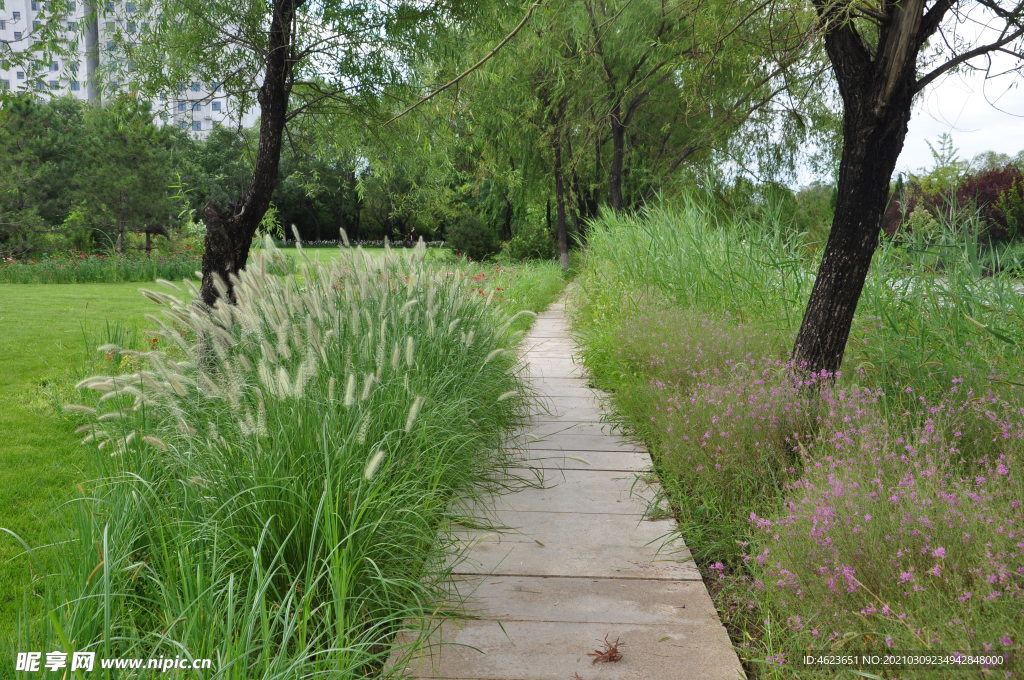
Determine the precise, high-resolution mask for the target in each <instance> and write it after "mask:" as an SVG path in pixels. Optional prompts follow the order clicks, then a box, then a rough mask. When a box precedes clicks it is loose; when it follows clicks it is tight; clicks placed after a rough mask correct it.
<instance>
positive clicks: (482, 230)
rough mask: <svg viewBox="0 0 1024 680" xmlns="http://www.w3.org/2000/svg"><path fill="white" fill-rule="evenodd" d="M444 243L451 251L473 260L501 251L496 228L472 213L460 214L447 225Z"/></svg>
mask: <svg viewBox="0 0 1024 680" xmlns="http://www.w3.org/2000/svg"><path fill="white" fill-rule="evenodd" d="M445 241H446V242H447V244H448V247H449V248H451V249H452V250H453V251H455V252H457V253H463V254H465V255H468V256H469V257H471V258H473V259H474V260H482V259H484V258H486V257H489V256H491V255H494V254H495V253H497V252H498V251H499V250H500V249H501V240H500V236H499V234H498V229H497V227H496V226H495V225H492V224H488V223H487V222H485V221H484V220H483V219H482V218H481V217H480V216H479V215H477V214H475V213H473V212H464V213H462V214H461V215H460V216H458V217H457V218H456V219H455V221H454V222H452V223H451V224H450V225H448V228H447V230H446V232H445Z"/></svg>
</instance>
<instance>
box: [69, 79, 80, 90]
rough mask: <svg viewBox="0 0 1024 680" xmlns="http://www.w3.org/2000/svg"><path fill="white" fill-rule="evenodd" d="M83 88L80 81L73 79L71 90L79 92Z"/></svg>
mask: <svg viewBox="0 0 1024 680" xmlns="http://www.w3.org/2000/svg"><path fill="white" fill-rule="evenodd" d="M81 89H82V84H81V83H80V82H78V81H77V80H72V81H71V91H72V92H78V91H79V90H81Z"/></svg>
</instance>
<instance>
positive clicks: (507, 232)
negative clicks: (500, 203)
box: [501, 196, 515, 241]
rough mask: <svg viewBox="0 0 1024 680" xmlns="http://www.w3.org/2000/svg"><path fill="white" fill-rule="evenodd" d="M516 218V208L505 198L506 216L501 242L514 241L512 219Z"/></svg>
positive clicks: (503, 220) (502, 227)
mask: <svg viewBox="0 0 1024 680" xmlns="http://www.w3.org/2000/svg"><path fill="white" fill-rule="evenodd" d="M513 217H515V208H514V206H513V205H512V201H510V200H508V197H507V196H506V197H505V214H504V217H503V219H502V223H501V240H502V241H510V240H511V239H512V218H513Z"/></svg>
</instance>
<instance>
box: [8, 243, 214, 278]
mask: <svg viewBox="0 0 1024 680" xmlns="http://www.w3.org/2000/svg"><path fill="white" fill-rule="evenodd" d="M201 267H202V255H201V254H199V253H198V252H197V251H195V250H192V249H191V248H190V247H189V246H185V247H184V248H182V249H181V250H178V249H171V250H169V251H168V252H154V253H150V254H143V253H130V254H125V255H120V256H118V255H106V254H104V253H96V254H92V255H90V254H87V253H73V252H72V253H60V254H56V255H49V256H45V257H43V256H41V257H40V258H39V259H22V260H16V259H14V258H5V259H3V260H0V283H117V282H121V281H153V280H155V279H181V278H184V277H187V276H191V275H192V274H193V273H195V272H196V271H197V270H198V269H200V268H201Z"/></svg>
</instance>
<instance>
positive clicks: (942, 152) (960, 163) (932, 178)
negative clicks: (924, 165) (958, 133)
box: [913, 132, 970, 196]
mask: <svg viewBox="0 0 1024 680" xmlns="http://www.w3.org/2000/svg"><path fill="white" fill-rule="evenodd" d="M926 144H928V150H929V151H931V154H932V163H933V166H932V168H931V170H928V171H927V172H925V173H924V174H921V175H915V176H913V178H914V181H915V182H916V183H917V184H918V185H919V186H920V187H921V189H922V190H923V191H924V192H925V193H926V194H938V195H941V196H949V195H951V194H952V193H953V192H955V191H956V187H957V185H958V184H959V183H960V181H961V180H962V179H963V177H964V175H965V174H967V171H968V169H969V168H970V163H968V162H967V161H965V160H963V159H961V158H960V152H959V150H958V149H957V148H956V147H955V146H953V137H952V135H950V134H949V133H945V132H944V133H942V134H941V135H939V140H938V143H937V144H935V145H933V144H932V143H931V142H927V141H926Z"/></svg>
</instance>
